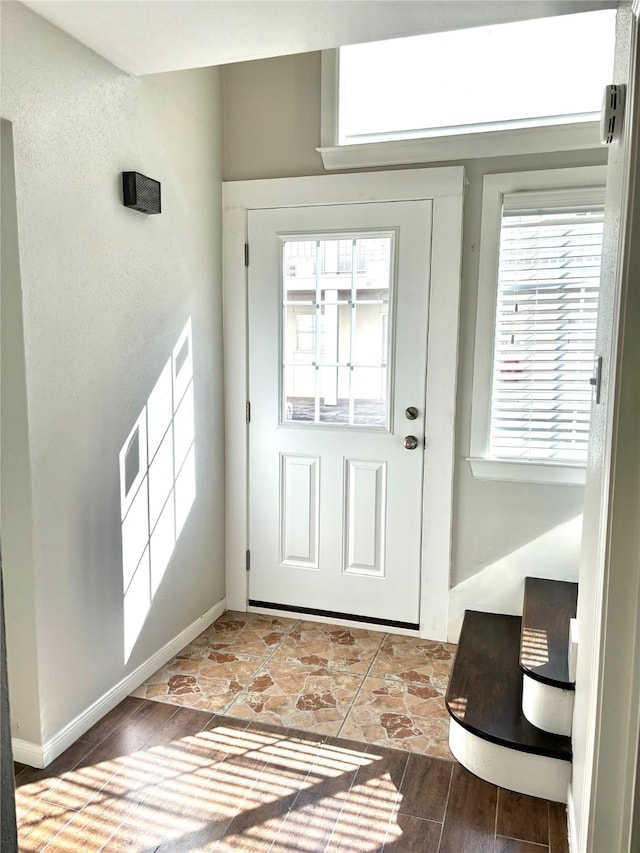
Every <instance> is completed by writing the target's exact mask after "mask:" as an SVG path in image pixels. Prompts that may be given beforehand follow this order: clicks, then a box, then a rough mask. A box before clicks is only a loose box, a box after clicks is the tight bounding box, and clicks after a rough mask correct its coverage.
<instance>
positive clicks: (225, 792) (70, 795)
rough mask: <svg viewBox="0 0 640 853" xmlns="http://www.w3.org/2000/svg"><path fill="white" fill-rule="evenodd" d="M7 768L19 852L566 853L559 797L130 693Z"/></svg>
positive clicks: (419, 758)
mask: <svg viewBox="0 0 640 853" xmlns="http://www.w3.org/2000/svg"><path fill="white" fill-rule="evenodd" d="M16 771H17V776H16V800H17V812H18V826H19V841H20V850H21V851H23V853H39V851H43V850H44V851H47V853H92V851H95V853H97V851H108V853H120V851H128V853H179V851H184V852H185V853H186V851H189V853H196V851H202V853H204V851H210V852H211V853H214V851H215V853H231V851H235V853H321V851H322V853H329V851H331V853H374V851H378V853H545V851H546V853H568V849H567V844H566V817H565V812H564V807H563V806H561V805H559V804H557V803H547V802H546V801H544V800H535V799H533V798H531V797H524V796H521V795H518V794H513V793H511V792H508V791H504V790H502V789H498V788H496V787H495V786H493V785H490V784H488V783H486V782H482V781H481V780H479V779H477V778H476V777H474V776H472V775H471V774H470V773H468V772H467V771H466V770H464V769H463V768H462V767H461V766H460V765H458V764H456V763H455V762H451V761H446V760H443V759H439V758H430V757H427V756H423V755H419V754H415V753H408V752H406V751H400V750H393V749H387V748H384V747H381V746H378V745H375V744H366V743H362V742H359V741H350V740H344V739H341V738H335V737H330V736H327V735H324V734H313V733H309V732H302V731H300V730H296V729H292V728H289V729H287V728H285V727H279V726H269V725H266V724H263V723H256V722H249V721H245V720H237V719H231V718H229V717H223V716H218V715H215V714H211V713H208V712H205V711H198V710H194V709H190V708H179V707H175V706H172V705H168V704H162V703H158V702H151V701H148V700H145V699H139V698H134V697H129V698H128V699H126V700H125V701H124V702H122V703H121V704H120V705H119V706H118V707H117V708H115V709H114V710H113V711H112V712H111V713H110V714H108V715H107V716H106V717H105V718H103V719H102V720H101V721H100V722H99V723H97V724H96V725H95V726H94V727H93V729H91V730H90V731H88V732H87V733H86V734H85V735H84V736H83V737H82V738H81V739H80V740H78V741H77V742H76V743H75V744H74V745H73V746H71V747H70V748H69V749H68V750H67V751H66V752H65V753H64V754H63V755H61V756H60V757H59V758H58V759H56V761H54V762H53V763H52V764H51V765H50V766H49V767H48V768H47V769H45V770H33V769H31V768H28V767H24V766H22V765H17V766H16Z"/></svg>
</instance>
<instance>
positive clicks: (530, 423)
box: [489, 188, 604, 464]
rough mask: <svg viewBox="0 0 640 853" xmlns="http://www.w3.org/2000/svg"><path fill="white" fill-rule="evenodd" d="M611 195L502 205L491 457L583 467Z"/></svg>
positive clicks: (558, 196)
mask: <svg viewBox="0 0 640 853" xmlns="http://www.w3.org/2000/svg"><path fill="white" fill-rule="evenodd" d="M603 223H604V189H600V188H597V189H579V190H569V191H567V192H540V193H516V194H513V195H507V196H505V197H504V200H503V211H502V227H501V233H500V262H499V274H498V298H497V306H496V323H495V346H494V362H493V381H492V398H491V428H490V448H489V455H490V456H491V457H492V458H497V459H518V460H523V461H531V462H536V461H537V462H557V463H574V464H584V463H585V462H586V458H587V445H588V440H589V419H590V413H591V385H590V383H589V379H590V377H591V376H592V374H593V359H594V348H595V334H596V322H597V313H598V291H599V284H600V262H601V254H602V231H603Z"/></svg>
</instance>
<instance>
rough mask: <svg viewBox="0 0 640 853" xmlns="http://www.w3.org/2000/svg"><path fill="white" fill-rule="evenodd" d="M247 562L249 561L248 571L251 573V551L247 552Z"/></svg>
mask: <svg viewBox="0 0 640 853" xmlns="http://www.w3.org/2000/svg"><path fill="white" fill-rule="evenodd" d="M246 560H247V571H250V570H251V551H247V555H246Z"/></svg>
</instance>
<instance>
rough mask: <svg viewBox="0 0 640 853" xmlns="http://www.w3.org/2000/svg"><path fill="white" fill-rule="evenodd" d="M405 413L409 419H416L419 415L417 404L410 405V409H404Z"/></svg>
mask: <svg viewBox="0 0 640 853" xmlns="http://www.w3.org/2000/svg"><path fill="white" fill-rule="evenodd" d="M404 413H405V415H406V416H407V420H408V421H415V419H416V418H417V417H418V410H417V409H416V407H415V406H409V408H408V409H405V410H404Z"/></svg>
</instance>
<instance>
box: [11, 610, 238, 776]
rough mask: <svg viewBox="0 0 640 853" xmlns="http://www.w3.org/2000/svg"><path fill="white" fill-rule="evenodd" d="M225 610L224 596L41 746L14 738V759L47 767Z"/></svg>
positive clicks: (12, 743)
mask: <svg viewBox="0 0 640 853" xmlns="http://www.w3.org/2000/svg"><path fill="white" fill-rule="evenodd" d="M225 610H226V599H224V598H223V599H222V601H219V602H218V603H217V604H215V605H214V606H213V607H212V608H211V609H210V610H207V612H206V613H203V614H202V616H200V617H198V619H196V620H195V622H192V623H191V625H188V626H187V627H186V628H185V629H184V630H183V631H181V632H180V633H179V634H177V635H176V636H175V637H174V638H173V639H172V640H169V642H168V643H166V644H165V645H164V646H163V647H162V648H161V649H158V651H157V652H155V653H154V654H153V655H151V657H150V658H147V660H146V661H145V662H144V663H142V664H140V666H138V667H136V668H135V669H134V670H133V672H130V673H129V674H128V675H126V676H125V677H124V678H123V679H122V681H119V682H118V683H117V684H116V685H114V686H113V687H112V688H111V689H110V690H108V691H107V692H106V693H105V694H103V695H102V696H101V697H100V698H99V699H97V700H96V701H95V702H94V703H93V704H92V705H89V707H88V708H86V709H85V710H84V711H83V712H82V713H81V714H78V716H77V717H75V718H74V719H73V720H71V722H70V723H68V724H67V725H66V726H64V727H63V728H62V729H60V731H59V732H58V733H57V734H55V735H54V736H53V737H52V738H50V739H49V740H48V741H46V743H44V744H43V745H42V746H40V744H35V743H30V742H29V741H26V740H20V739H19V738H13V739H12V742H11V745H12V749H13V758H14V761H19V762H21V763H22V764H28V765H29V766H30V767H46V766H47V765H48V764H50V763H51V762H52V761H53V760H54V758H57V757H58V756H59V755H60V754H61V753H63V752H64V751H65V749H67V748H68V747H69V746H71V744H72V743H75V741H76V740H78V738H79V737H81V736H82V735H83V734H84V733H85V732H86V731H88V730H89V729H90V728H91V726H93V725H94V723H97V722H98V720H100V719H102V717H104V715H105V714H107V713H109V711H111V710H112V709H113V708H115V706H116V705H117V704H118V703H119V702H122V700H123V699H124V698H125V697H126V696H128V695H129V694H130V693H131V692H132V691H133V690H135V689H136V687H139V686H140V685H141V684H142V683H143V681H146V680H147V678H149V676H150V675H153V673H154V672H156V671H157V670H159V669H160V667H161V666H164V665H165V663H167V661H169V660H171V658H172V657H173V656H174V655H175V654H177V653H178V652H179V651H180V650H181V649H183V648H184V647H185V646H187V645H188V644H189V643H190V642H191V641H192V640H195V638H196V637H197V636H198V634H201V633H202V631H204V630H205V628H208V627H209V625H211V624H212V622H215V620H216V619H217V618H218V617H219V616H222V614H223V613H224V611H225Z"/></svg>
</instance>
